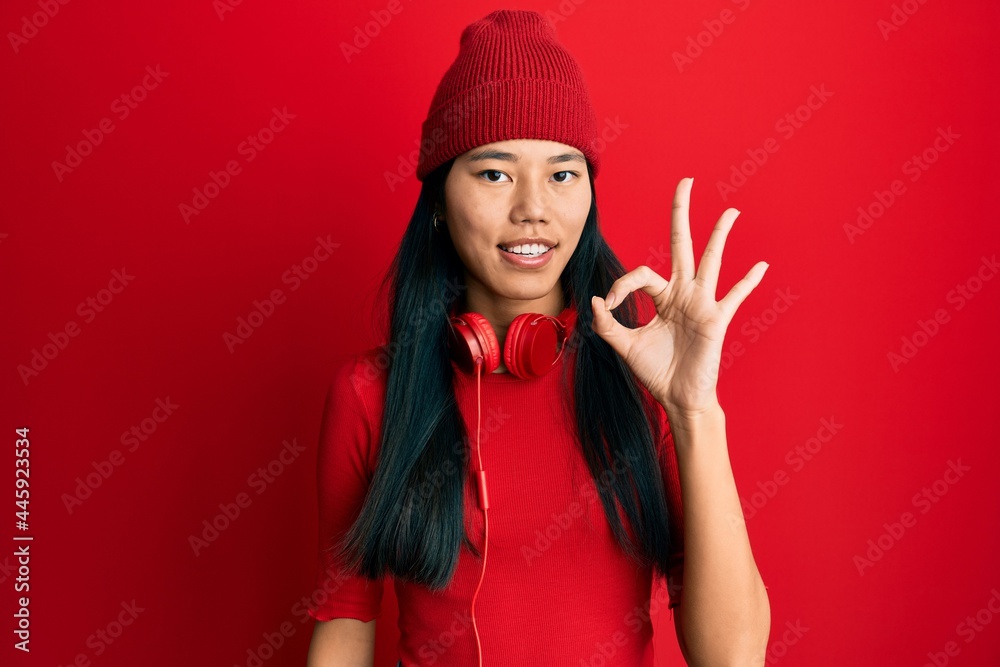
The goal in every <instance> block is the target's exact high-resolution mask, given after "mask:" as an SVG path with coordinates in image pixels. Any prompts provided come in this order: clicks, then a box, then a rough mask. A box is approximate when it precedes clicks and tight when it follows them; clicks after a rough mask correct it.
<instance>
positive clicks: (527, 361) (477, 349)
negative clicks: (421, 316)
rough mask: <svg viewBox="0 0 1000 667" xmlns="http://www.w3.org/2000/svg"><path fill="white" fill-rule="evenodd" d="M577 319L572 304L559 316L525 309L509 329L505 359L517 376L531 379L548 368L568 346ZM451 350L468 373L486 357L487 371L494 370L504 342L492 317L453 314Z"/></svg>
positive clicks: (473, 314) (484, 361)
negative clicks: (501, 343)
mask: <svg viewBox="0 0 1000 667" xmlns="http://www.w3.org/2000/svg"><path fill="white" fill-rule="evenodd" d="M575 321H576V309H575V308H574V307H573V306H568V307H567V308H566V309H564V310H563V311H562V312H561V313H559V315H558V317H553V316H552V315H541V314H539V313H522V314H521V315H518V316H517V317H515V318H514V321H513V322H511V323H510V328H509V329H507V338H506V339H505V340H504V346H503V363H504V365H505V366H506V367H507V370H508V371H510V372H511V373H512V374H513V375H515V376H516V377H519V378H521V379H522V380H530V379H533V378H537V377H540V376H542V375H544V374H545V373H546V372H548V371H549V370H550V369H551V368H552V367H553V366H554V365H555V364H556V362H558V361H559V358H560V357H561V356H562V354H563V350H565V348H566V338H567V335H568V332H569V331H570V330H571V329H572V326H573V323H574V322H575ZM450 322H451V333H450V335H449V345H448V347H449V351H450V353H451V358H452V359H454V360H455V363H457V364H458V366H459V368H461V369H462V370H463V371H465V372H466V373H469V374H470V375H472V374H474V373H475V372H476V360H477V359H482V362H483V372H484V373H492V372H494V371H495V370H496V369H497V368H499V366H500V343H499V341H498V340H497V336H496V333H494V331H493V327H492V326H490V323H489V320H487V319H486V318H485V317H483V316H482V315H480V314H479V313H471V312H470V313H464V314H462V315H452V316H451V317H450Z"/></svg>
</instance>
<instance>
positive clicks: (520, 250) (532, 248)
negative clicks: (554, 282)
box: [501, 243, 550, 257]
mask: <svg viewBox="0 0 1000 667" xmlns="http://www.w3.org/2000/svg"><path fill="white" fill-rule="evenodd" d="M501 247H502V248H503V249H504V250H506V251H507V252H511V253H514V254H515V255H525V256H529V257H530V256H537V255H542V254H544V253H546V252H548V251H549V250H550V248H549V247H548V246H545V245H542V244H540V243H525V244H522V245H516V246H513V247H510V248H508V247H506V246H501Z"/></svg>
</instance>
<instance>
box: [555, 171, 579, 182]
mask: <svg viewBox="0 0 1000 667" xmlns="http://www.w3.org/2000/svg"><path fill="white" fill-rule="evenodd" d="M559 174H565V175H566V176H567V178H565V179H563V180H559V179H558V178H557V179H556V183H569V182H570V181H571V180H572V179H570V178H568V177H569V176H572V177H573V178H579V177H580V174H578V173H576V172H575V171H557V172H556V173H555V175H554V176H553V178H555V177H556V176H558V175H559Z"/></svg>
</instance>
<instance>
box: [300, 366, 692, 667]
mask: <svg viewBox="0 0 1000 667" xmlns="http://www.w3.org/2000/svg"><path fill="white" fill-rule="evenodd" d="M572 358H573V357H572V354H571V353H570V354H566V355H563V358H562V359H561V360H560V361H559V362H558V363H557V365H556V366H555V367H553V368H552V370H550V371H549V372H548V373H546V374H545V375H543V376H542V377H540V378H536V379H533V380H521V379H519V378H517V377H515V376H513V375H512V374H510V373H493V374H489V375H487V376H485V377H483V380H482V385H481V394H482V428H481V433H482V447H481V453H482V461H483V469H484V470H485V471H486V476H487V482H488V490H489V510H488V512H489V544H488V551H487V555H486V568H485V570H486V571H485V577H484V579H483V582H482V586H481V588H480V590H479V594H478V596H477V598H476V608H475V621H476V627H477V628H478V631H479V638H480V643H481V646H482V653H483V662H484V664H518V665H527V664H539V665H573V666H574V667H575V666H577V665H581V666H586V667H590V666H591V665H604V666H606V667H611V666H612V665H628V666H629V667H635V666H637V665H641V666H646V667H651V666H652V664H653V650H652V641H651V640H652V626H651V624H650V621H649V610H650V608H652V609H653V611H654V612H656V611H657V609H658V608H664V607H666V606H667V604H666V603H667V602H668V599H667V593H666V592H665V591H668V592H669V607H670V608H671V609H672V608H673V607H675V606H676V605H677V604H679V603H680V583H681V580H682V570H683V550H682V545H680V544H678V546H677V549H676V551H675V554H674V558H673V561H672V562H673V566H672V567H671V570H670V573H669V575H668V582H667V583H668V584H669V585H668V586H667V587H664V586H663V585H662V584H663V583H664V582H662V581H657V582H656V583H657V586H656V591H655V594H654V589H653V586H652V585H653V583H654V582H653V578H652V569H651V568H649V567H646V568H639V567H636V566H635V565H634V564H633V563H632V562H631V561H630V560H629V559H628V557H627V556H626V555H625V554H624V552H623V551H622V550H621V548H620V547H619V546H618V544H617V542H616V541H615V538H614V534H613V533H612V531H611V528H610V526H609V524H608V522H607V518H606V515H605V513H604V507H603V505H602V504H601V502H600V497H599V495H598V493H597V486H596V484H595V481H594V479H593V476H592V475H591V473H590V471H589V469H588V468H587V464H586V461H585V460H584V458H583V454H582V452H581V451H580V447H579V445H577V444H576V442H575V440H574V438H573V433H574V432H575V429H576V425H575V422H574V421H572V420H571V419H569V418H568V415H567V414H566V413H565V412H564V410H563V408H562V405H563V403H562V399H561V392H562V391H563V389H562V387H561V386H560V379H561V374H562V366H563V364H567V363H570V364H571V363H572ZM379 361H380V357H379V356H378V352H377V349H375V348H372V349H369V350H367V351H365V352H362V353H359V354H357V355H354V356H353V358H352V359H350V360H349V361H348V362H347V363H344V364H343V365H341V366H340V367H339V369H338V370H337V372H336V373H335V375H334V378H333V380H332V383H331V386H330V391H329V393H328V395H327V399H326V405H325V408H324V414H323V423H322V430H321V435H320V443H319V444H320V448H319V469H318V490H319V523H320V526H319V529H320V542H321V544H320V546H321V550H322V547H323V546H326V545H328V544H330V540H331V539H336V538H339V537H340V536H342V535H343V534H344V532H346V531H347V529H348V528H349V527H350V526H351V524H352V523H353V522H354V520H355V519H356V518H357V515H358V513H359V511H360V509H361V506H362V504H363V502H364V499H365V496H366V493H367V491H368V488H369V484H370V482H371V479H372V475H373V471H374V468H375V461H376V455H377V450H378V447H379V443H380V434H381V413H382V405H383V399H384V395H385V371H384V370H381V369H380V366H379V363H378V362H379ZM382 365H384V363H383V364H382ZM455 369H456V375H455V382H454V388H455V395H456V399H457V402H458V406H459V409H460V411H461V414H462V416H463V417H464V420H465V426H466V432H467V433H468V435H469V439H470V442H471V444H473V445H474V444H475V441H476V411H477V407H476V406H477V402H476V379H475V377H474V376H470V375H467V374H465V373H462V372H461V371H460V370H458V368H457V366H456V367H455ZM569 370H570V380H571V381H572V376H573V372H572V367H571V368H570V369H569ZM660 414H661V424H662V428H663V433H664V439H663V442H661V443H660V446H661V448H662V449H661V451H662V452H664V453H665V456H664V457H663V460H664V461H665V463H664V465H663V471H662V472H663V478H664V484H665V487H666V490H667V501H668V508H669V511H670V513H671V516H672V517H677V518H678V519H680V518H681V496H680V482H679V480H678V474H677V459H676V453H675V452H674V443H673V438H672V436H671V435H670V432H669V425H668V424H667V420H666V416H665V415H664V414H663V410H662V409H661V410H660ZM470 458H471V462H472V466H473V467H475V466H476V465H477V457H476V454H475V450H473V451H472V452H471V456H470ZM474 480H475V478H474V476H472V473H469V477H468V478H467V481H466V487H465V488H466V495H465V510H464V511H465V515H464V516H465V521H466V524H465V525H466V531H467V534H468V535H469V537H470V539H471V540H472V541H473V543H474V544H476V545H477V547H478V548H479V549H480V550H481V549H482V546H483V542H482V539H483V512H482V510H481V509H480V508H479V505H478V503H477V500H476V490H475V483H474ZM682 530H683V529H682V528H681V530H679V531H678V536H677V537H678V542H680V538H681V535H682ZM321 563H322V567H321V569H320V572H319V574H318V577H317V586H318V590H325V591H328V592H329V595H328V596H326V600H325V602H323V603H321V604H319V605H318V606H317V607H316V608H315V609H312V610H311V611H310V615H311V616H312V617H313V618H315V619H316V620H320V621H326V620H330V619H333V618H340V617H349V618H356V619H359V620H362V621H370V620H372V619H374V618H376V617H377V616H379V615H380V613H381V599H382V586H383V581H381V580H379V581H370V580H367V579H365V578H364V577H354V576H347V575H345V574H344V572H343V570H342V568H340V567H339V566H338V563H336V562H334V561H332V560H331V559H330V557H329V556H328V555H327V554H326V553H325V552H322V551H321ZM481 571H482V560H481V559H478V558H475V557H474V556H473V554H472V553H471V552H470V551H469V550H468V549H467V548H466V547H465V546H462V548H461V552H460V555H459V560H458V566H457V570H456V572H455V576H454V579H453V580H452V581H451V583H450V585H449V586H448V587H447V588H446V589H445V590H443V591H439V592H437V593H434V592H431V591H430V590H429V589H427V588H426V587H424V586H419V585H415V584H413V583H410V582H405V581H396V580H393V585H394V587H395V591H396V597H397V599H398V602H399V630H400V639H399V644H398V650H399V657H400V659H401V660H402V663H403V665H405V666H406V667H410V666H411V665H462V666H463V667H467V666H468V665H475V664H477V653H476V640H475V635H474V633H473V627H472V620H471V616H470V602H471V600H472V595H473V592H474V591H475V590H476V585H477V583H478V582H479V577H480V573H481ZM318 597H319V598H322V597H323V596H318ZM497 660H499V661H500V662H497ZM581 661H582V662H581Z"/></svg>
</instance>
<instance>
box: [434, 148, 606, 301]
mask: <svg viewBox="0 0 1000 667" xmlns="http://www.w3.org/2000/svg"><path fill="white" fill-rule="evenodd" d="M590 201H591V192H590V181H589V175H588V172H587V162H586V160H585V158H584V156H583V153H582V152H581V151H580V150H579V149H577V148H573V147H572V146H567V145H566V144H561V143H558V142H555V141H547V140H541V139H514V140H509V141H498V142H494V143H491V144H485V145H483V146H479V147H477V148H474V149H472V150H470V151H468V152H466V153H463V154H462V155H460V156H458V157H457V158H455V162H454V164H453V165H452V167H451V171H450V172H449V173H448V178H447V180H446V181H445V206H444V211H443V215H441V217H442V218H443V219H444V221H445V224H446V225H447V226H448V233H449V234H450V236H451V240H452V242H453V243H454V245H455V250H456V251H457V252H458V256H459V257H460V258H461V259H462V263H463V264H464V265H465V271H466V286H467V287H468V292H467V294H466V303H467V306H468V307H469V309H470V310H474V311H476V312H480V313H484V314H486V312H485V311H490V312H492V313H493V314H494V315H497V316H503V315H504V314H510V313H513V312H514V311H516V312H554V313H558V311H559V309H561V308H562V307H563V305H564V304H563V303H562V289H561V286H560V283H559V277H560V276H561V275H562V272H563V269H565V268H566V264H567V263H568V262H569V258H570V257H571V256H572V255H573V251H574V250H576V246H577V243H579V241H580V235H581V233H582V232H583V226H584V223H585V222H586V220H587V213H588V212H589V211H590ZM518 246H519V247H518ZM535 246H537V247H535ZM512 251H513V252H512ZM523 301H528V302H535V303H515V302H523Z"/></svg>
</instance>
